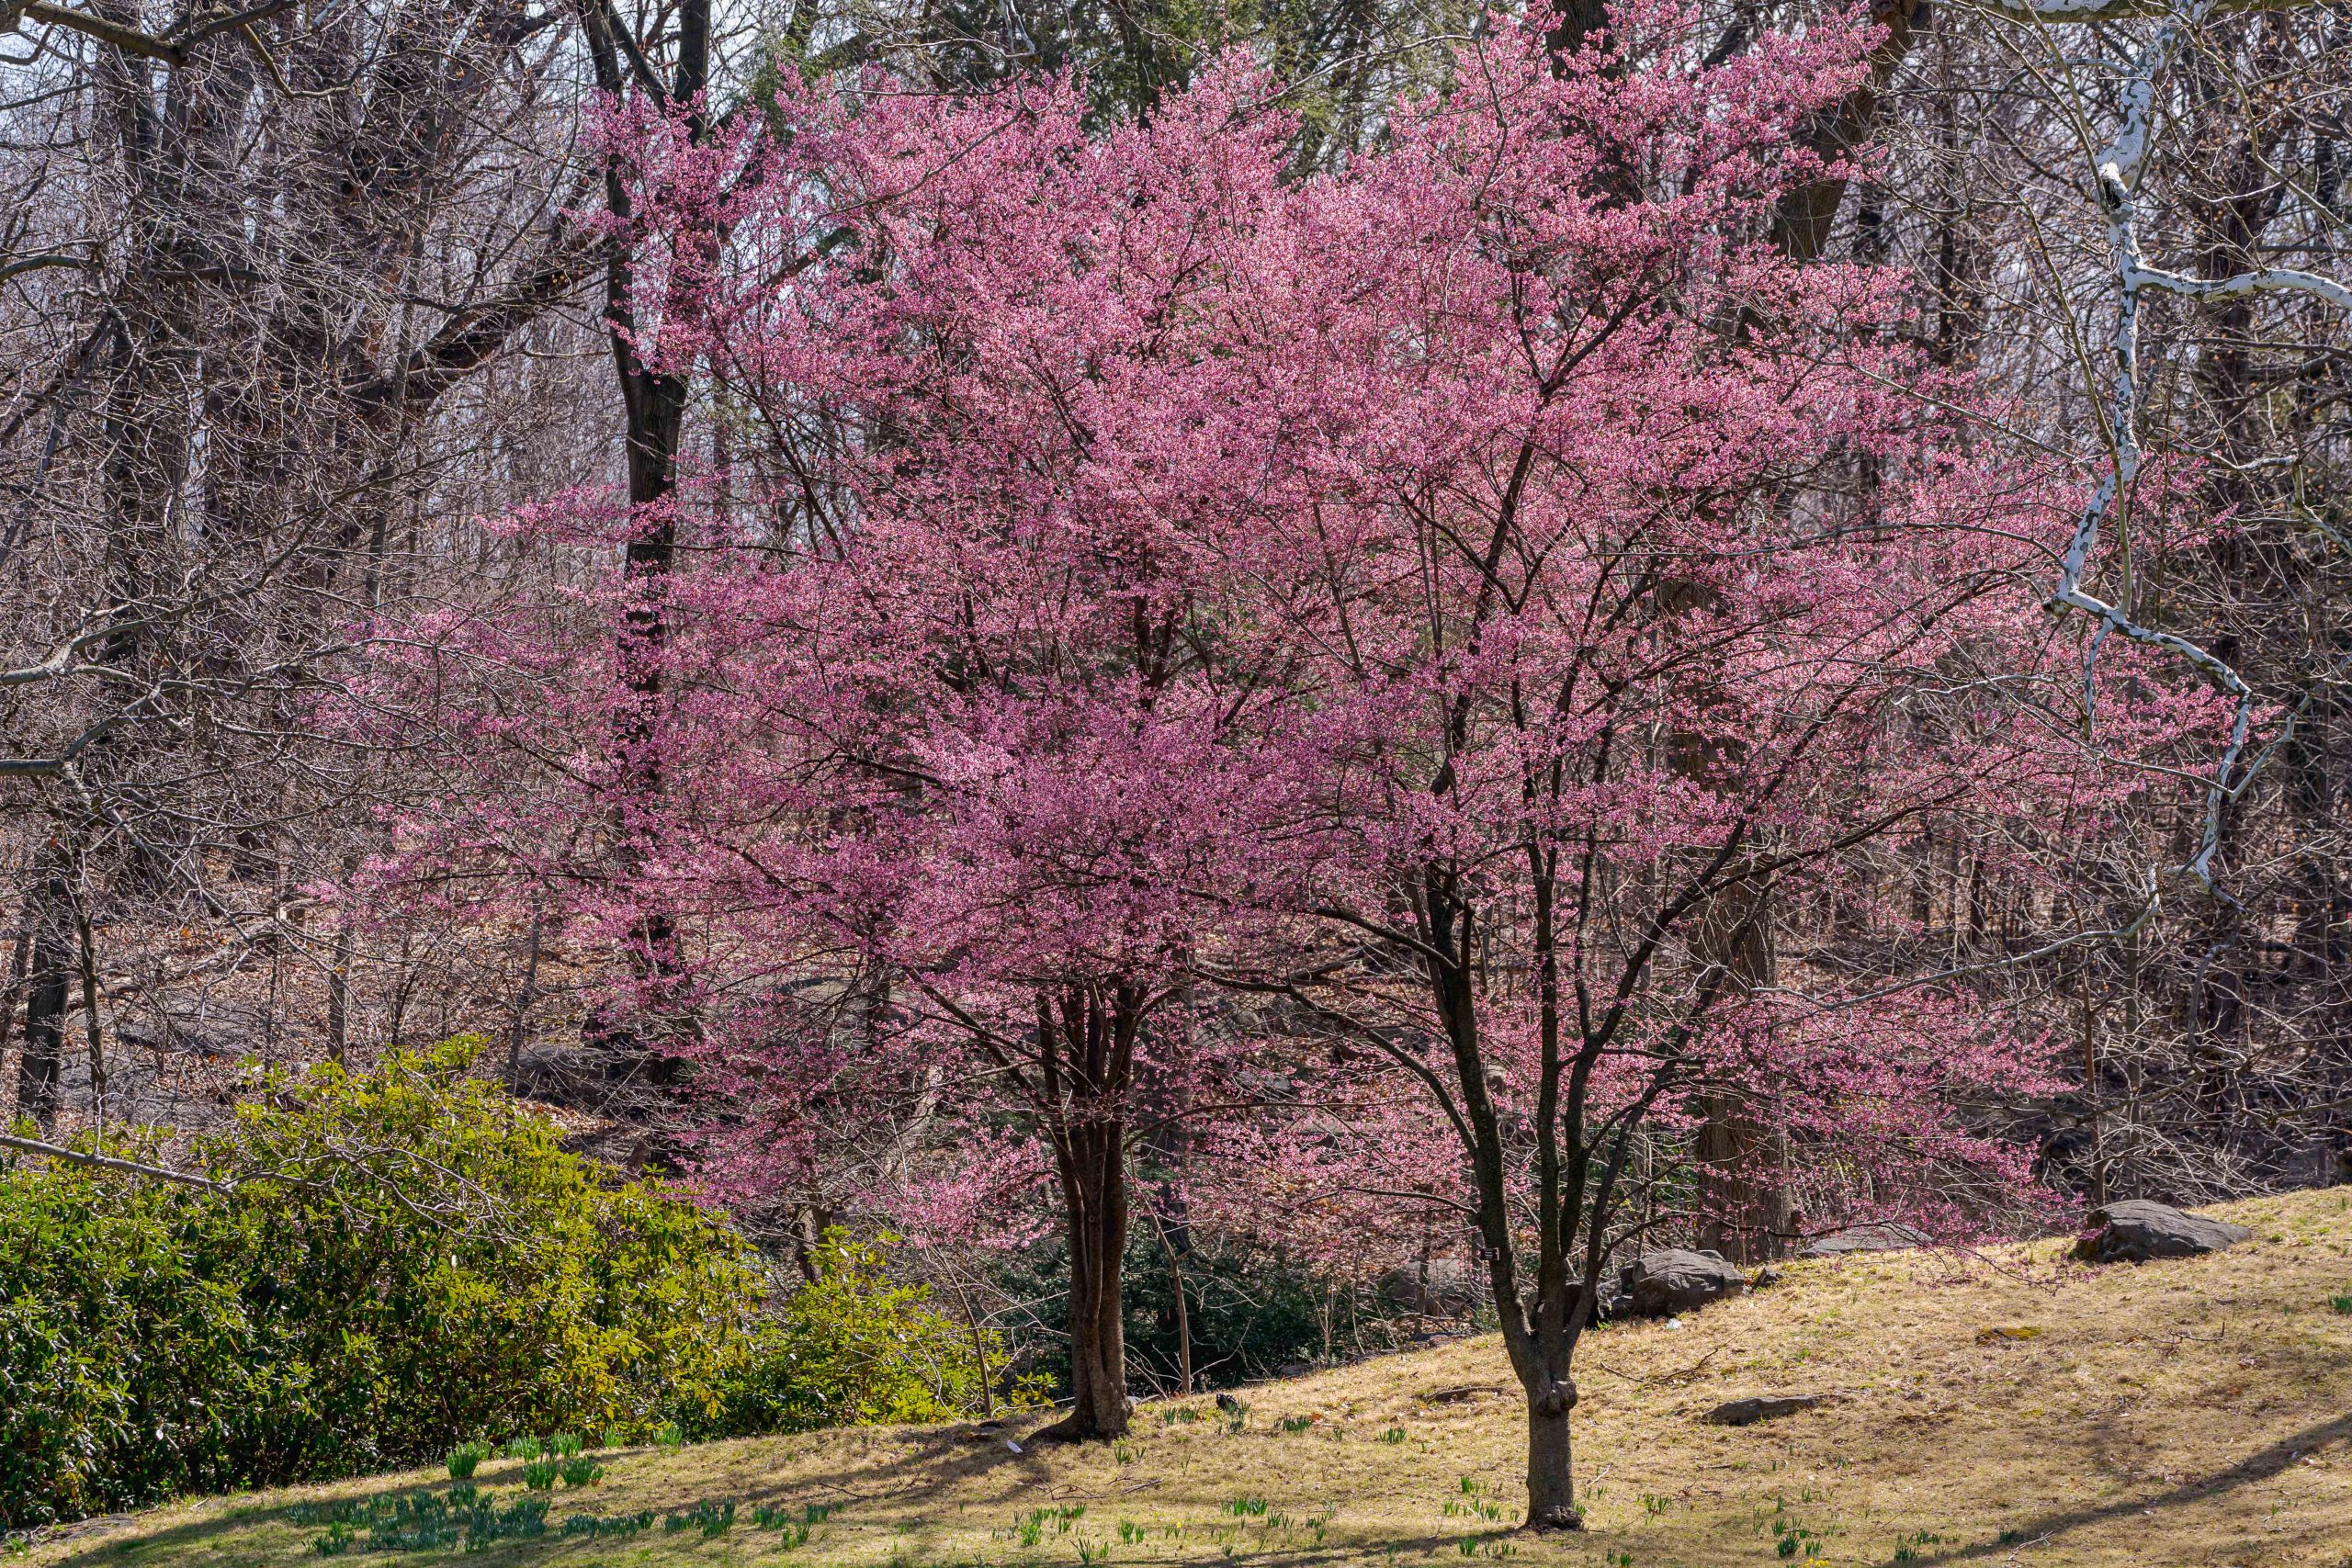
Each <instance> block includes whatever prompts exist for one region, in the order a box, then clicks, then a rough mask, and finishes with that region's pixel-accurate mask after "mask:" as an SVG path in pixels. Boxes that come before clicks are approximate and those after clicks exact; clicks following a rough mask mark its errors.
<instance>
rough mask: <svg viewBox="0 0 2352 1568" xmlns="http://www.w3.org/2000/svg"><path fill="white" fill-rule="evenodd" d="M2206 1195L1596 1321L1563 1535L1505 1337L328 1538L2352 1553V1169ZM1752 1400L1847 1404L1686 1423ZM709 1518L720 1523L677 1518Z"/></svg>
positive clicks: (241, 1535)
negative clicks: (501, 1533) (2226, 1195)
mask: <svg viewBox="0 0 2352 1568" xmlns="http://www.w3.org/2000/svg"><path fill="white" fill-rule="evenodd" d="M2214 1212H2215V1213H2225V1214H2228V1215H2230V1216H2232V1217H2233V1218H2236V1219H2238V1220H2240V1221H2241V1222H2243V1223H2245V1224H2251V1225H2253V1226H2254V1227H2256V1232H2257V1236H2256V1239H2255V1240H2254V1241H2251V1242H2248V1243H2245V1244H2244V1245H2242V1246H2240V1247H2236V1248H2234V1249H2233V1250H2231V1251H2229V1252H2226V1253H2222V1254H2220V1255H2217V1256H2213V1257H2210V1258H2196V1259H2188V1260H2183V1261H2177V1262H2164V1263H2153V1264H2147V1265H2143V1266H2141V1267H2137V1268H2134V1267H2131V1266H2128V1265H2126V1266H2117V1267H2112V1268H2109V1269H2098V1270H2093V1269H2086V1268H2085V1267H2083V1266H2080V1265H2077V1264H2075V1263H2072V1262H2069V1261H2065V1260H2064V1259H2063V1258H2062V1256H2061V1255H2062V1252H2063V1249H2064V1244H2063V1242H2060V1241H2055V1240H2052V1241H2044V1242H2039V1243H2035V1244H2032V1245H2030V1246H2025V1247H2002V1248H1994V1249H1987V1250H1985V1251H1984V1252H1982V1253H1976V1254H1964V1255H1960V1256H1953V1255H1951V1254H1905V1255H1882V1256H1879V1257H1876V1258H1862V1259H1859V1260H1856V1261H1852V1262H1848V1263H1844V1264H1828V1263H1808V1264H1801V1265H1796V1266H1793V1267H1791V1268H1789V1269H1786V1271H1785V1274H1786V1277H1785V1278H1784V1279H1783V1280H1782V1281H1781V1283H1779V1284H1778V1285H1775V1286H1773V1287H1771V1288H1770V1289H1768V1290H1765V1291H1762V1292H1757V1293H1755V1294H1753V1295H1750V1296H1748V1297H1747V1298H1745V1299H1742V1300H1738V1301H1735V1302H1730V1303H1723V1304H1721V1305H1718V1306H1715V1307H1713V1308H1710V1309H1708V1310H1707V1311H1705V1312H1703V1313H1702V1314H1697V1315H1695V1316H1693V1317H1691V1318H1690V1319H1688V1320H1685V1321H1683V1322H1681V1323H1679V1324H1642V1325H1629V1326H1623V1327H1612V1328H1609V1329H1606V1330H1603V1331H1602V1332H1600V1334H1598V1335H1596V1336H1595V1337H1593V1338H1592V1339H1590V1340H1589V1341H1588V1347H1589V1349H1588V1352H1587V1354H1586V1357H1585V1359H1584V1362H1583V1367H1582V1371H1581V1374H1580V1383H1581V1386H1582V1387H1583V1389H1584V1390H1585V1398H1584V1404H1583V1405H1582V1407H1581V1408H1580V1409H1579V1411H1578V1413H1577V1421H1578V1427H1577V1431H1578V1440H1579V1444H1580V1448H1579V1451H1578V1455H1577V1468H1578V1475H1579V1480H1580V1482H1581V1483H1582V1486H1583V1495H1584V1496H1585V1498H1586V1501H1587V1503H1588V1506H1589V1525H1590V1528H1589V1530H1588V1531H1587V1532H1586V1533H1585V1534H1584V1535H1583V1536H1582V1537H1580V1538H1568V1539H1565V1540H1562V1539H1537V1538H1533V1537H1530V1536H1526V1535H1523V1534H1520V1533H1517V1532H1515V1531H1514V1530H1513V1529H1511V1528H1510V1527H1511V1526H1512V1524H1513V1523H1514V1522H1515V1520H1516V1518H1517V1517H1518V1513H1519V1509H1520V1505H1521V1489H1520V1484H1519V1480H1518V1474H1517V1467H1518V1460H1519V1454H1520V1450H1521V1444H1522V1442H1523V1441H1524V1438H1523V1429H1522V1427H1521V1424H1520V1419H1519V1407H1518V1404H1517V1401H1516V1399H1515V1398H1514V1397H1512V1396H1511V1395H1510V1394H1509V1393H1505V1392H1504V1390H1505V1388H1506V1385H1507V1384H1508V1382H1509V1379H1508V1374H1507V1372H1506V1371H1505V1369H1504V1367H1503V1364H1502V1362H1501V1359H1500V1356H1501V1351H1500V1347H1499V1345H1498V1342H1497V1341H1496V1340H1495V1339H1494V1338H1492V1337H1480V1338H1475V1339H1466V1340H1462V1341H1459V1342H1455V1343H1451V1344H1447V1345H1445V1346H1442V1347H1441V1348H1436V1349H1432V1350H1429V1351H1425V1352H1421V1353H1418V1354H1413V1355H1402V1356H1395V1357H1389V1358H1385V1359H1377V1360H1374V1361H1370V1362H1366V1363H1364V1364H1362V1365H1359V1366H1353V1367H1347V1368H1342V1369H1340V1370H1337V1371H1329V1372H1324V1373H1319V1374H1317V1375H1314V1376H1310V1377H1305V1378H1300V1379H1298V1380H1295V1381H1294V1382H1283V1383H1279V1384H1269V1385H1264V1386H1261V1387H1258V1388H1253V1389H1249V1390H1244V1391H1242V1393H1241V1397H1242V1398H1243V1399H1244V1400H1246V1402H1247V1410H1246V1412H1245V1414H1244V1416H1243V1417H1242V1419H1241V1420H1240V1422H1239V1423H1238V1428H1237V1426H1236V1423H1235V1421H1234V1420H1233V1418H1231V1417H1229V1416H1225V1415H1223V1414H1221V1413H1220V1412H1219V1411H1218V1410H1217V1409H1216V1406H1215V1405H1214V1404H1212V1403H1211V1402H1210V1401H1208V1400H1206V1399H1193V1400H1189V1401H1182V1402H1169V1403H1154V1404H1145V1405H1143V1406H1142V1407H1141V1409H1140V1410H1139V1411H1138V1413H1137V1416H1136V1434H1135V1436H1134V1437H1133V1438H1131V1439H1129V1440H1128V1441H1125V1442H1123V1443H1121V1444H1119V1445H1117V1446H1116V1447H1115V1449H1114V1448H1094V1449H1089V1450H1077V1451H1073V1450H1044V1451H1034V1450H1033V1451H1018V1452H1017V1451H1014V1449H1013V1448H1012V1445H1011V1444H1010V1443H1009V1442H1008V1441H1007V1438H1006V1436H1005V1435H1003V1434H1000V1433H985V1434H984V1433H981V1432H978V1431H976V1430H975V1429H974V1428H973V1427H968V1426H967V1427H945V1428H922V1429H906V1430H886V1429H867V1430H861V1431H849V1432H833V1433H822V1434H816V1435H811V1436H806V1437H796V1438H764V1439H752V1440H747V1441H741V1442H731V1443H714V1444H710V1445H707V1446H701V1447H693V1448H686V1449H683V1450H673V1451H662V1450H650V1449H646V1450H622V1451H616V1452H611V1453H606V1454H603V1455H600V1456H598V1457H599V1458H600V1460H601V1462H602V1465H603V1468H604V1471H605V1476H604V1478H603V1479H602V1480H601V1481H600V1482H598V1483H594V1484H592V1485H590V1486H588V1487H586V1488H584V1489H581V1490H571V1489H565V1488H561V1487H559V1488H558V1489H557V1490H556V1491H555V1493H554V1494H553V1496H552V1501H551V1503H550V1506H549V1510H548V1524H549V1526H550V1528H549V1529H548V1532H547V1533H546V1534H544V1535H541V1536H537V1537H532V1538H526V1539H509V1540H498V1541H495V1542H494V1543H491V1544H488V1546H487V1549H486V1550H482V1551H477V1552H474V1553H470V1554H469V1553H466V1552H464V1551H462V1550H461V1549H460V1548H459V1547H458V1546H455V1545H443V1546H438V1547H428V1548H426V1549H424V1550H421V1551H382V1550H370V1549H369V1547H368V1540H367V1538H366V1536H365V1534H364V1533H363V1534H362V1535H361V1536H360V1538H359V1539H358V1540H356V1541H355V1542H354V1543H353V1545H352V1546H351V1548H350V1549H349V1551H347V1552H346V1553H344V1554H342V1556H341V1560H342V1561H345V1562H367V1563H369V1564H387V1565H390V1564H403V1563H419V1564H422V1563H425V1562H444V1561H453V1560H456V1559H458V1558H459V1557H461V1556H463V1557H466V1558H467V1560H468V1561H471V1562H481V1563H482V1564H484V1565H485V1568H490V1565H507V1564H516V1565H520V1564H531V1565H534V1568H536V1565H537V1564H547V1565H548V1568H638V1565H646V1568H685V1565H688V1564H712V1565H718V1564H732V1563H763V1564H764V1563H774V1564H779V1565H804V1564H805V1565H809V1568H815V1565H818V1564H872V1565H874V1568H885V1565H888V1564H906V1565H908V1568H917V1565H925V1564H927V1565H933V1568H963V1565H967V1564H978V1563H988V1564H1006V1565H1019V1564H1036V1565H1040V1568H1046V1565H1061V1564H1072V1565H1075V1564H1081V1563H1093V1562H1106V1563H1111V1564H1119V1565H1127V1564H1137V1565H1140V1564H1153V1563H1179V1562H1182V1563H1224V1562H1239V1561H1252V1562H1266V1563H1296V1564H1301V1565H1311V1564H1324V1563H1343V1562H1381V1563H1399V1562H1402V1563H1421V1564H1431V1563H1441V1562H1464V1563H1465V1568H1467V1560H1469V1559H1472V1558H1488V1559H1493V1558H1503V1557H1515V1558H1518V1559H1520V1560H1521V1562H1527V1563H1554V1562H1557V1563H1589V1564H1593V1565H1596V1568H1599V1565H1602V1564H1606V1565H1608V1568H1624V1565H1626V1564H1631V1565H1633V1568H1668V1565H1675V1564H1679V1565H1682V1568H1723V1565H1730V1564H1746V1563H1754V1564H1758V1565H1764V1564H1772V1563H1780V1562H1797V1563H1804V1562H1830V1563H1841V1564H1846V1563H1871V1564H1892V1563H1898V1562H1903V1563H1978V1562H1982V1563H2001V1564H2007V1563H2021V1564H2031V1565H2037V1568H2041V1565H2050V1568H2055V1565H2059V1564H2074V1563H2083V1564H2090V1563H2098V1564H2116V1565H2119V1568H2120V1565H2124V1564H2130V1565H2131V1568H2149V1565H2159V1564H2184V1565H2188V1564H2194V1565H2199V1568H2220V1565H2223V1564H2229V1565H2233V1568H2274V1565H2286V1564H2315V1565H2318V1568H2345V1565H2346V1564H2352V1191H2347V1190H2335V1191H2327V1192H2310V1193H2301V1194H2296V1195H2293V1196H2290V1197H2284V1198H2274V1199H2263V1200H2258V1201H2251V1202H2245V1203H2239V1204H2234V1205H2230V1206H2227V1207H2225V1208H2222V1209H2219V1210H2216V1211H2214ZM2338 1297H2342V1298H2346V1300H2345V1301H2343V1302H2342V1303H2340V1304H2339V1303H2337V1302H2336V1301H2335V1298H2338ZM1752 1393H1822V1394H1827V1395H1829V1396H1831V1403H1829V1404H1826V1405H1825V1406H1824V1407H1822V1408H1820V1409H1817V1410H1813V1411H1808V1412H1805V1413H1803V1414H1799V1415H1795V1416H1787V1417H1784V1418H1783V1419H1781V1420H1779V1421H1775V1422H1771V1423H1769V1424H1766V1425H1762V1426H1757V1427H1745V1428H1736V1429H1734V1428H1725V1427H1712V1426H1708V1425H1704V1424H1702V1422H1701V1421H1700V1419H1699V1417H1700V1416H1702V1415H1703V1414H1704V1413H1705V1412H1706V1411H1707V1410H1709V1409H1710V1408H1712V1407H1713V1405H1715V1404H1718V1403H1720V1402H1722V1401H1724V1400H1727V1399H1732V1398H1735V1397H1738V1396H1741V1395H1746V1394H1752ZM1027 1424H1029V1425H1034V1424H1035V1421H1034V1419H1033V1420H1032V1421H1031V1422H1029V1423H1027ZM1022 1425H1023V1423H1015V1424H1014V1429H1013V1432H1012V1437H1013V1438H1015V1439H1017V1438H1018V1434H1019V1429H1020V1427H1021V1426H1022ZM521 1472H522V1466H521V1465H520V1464H519V1463H517V1462H515V1461H508V1460H492V1461H489V1462H488V1463H485V1464H484V1465H483V1466H482V1468H481V1473H480V1474H479V1475H478V1476H477V1477H476V1481H477V1483H479V1484H481V1486H482V1487H483V1488H484V1489H485V1491H486V1492H487V1493H488V1494H489V1495H491V1497H492V1500H493V1502H494V1503H495V1504H497V1505H501V1506H503V1505H506V1504H507V1502H508V1500H509V1499H511V1498H513V1497H515V1496H518V1495H522V1493H521ZM448 1487H449V1482H448V1480H447V1476H446V1475H442V1474H439V1473H437V1472H411V1473H408V1474H403V1475H388V1476H379V1477H376V1478H373V1479H370V1480H365V1481H355V1482H347V1483H338V1484H334V1485H329V1486H320V1487H311V1488H302V1489H295V1490H288V1491H283V1492H273V1493H267V1494H256V1495H245V1496H239V1497H232V1498H222V1499H213V1500H209V1501H200V1502H192V1503H188V1504H186V1505H182V1506H175V1507H170V1508H164V1509H159V1510H155V1511H153V1512H150V1513H146V1514H141V1515H139V1516H136V1517H129V1518H116V1519H104V1520H93V1521H89V1522H87V1523H85V1524H82V1525H79V1526H75V1527H73V1528H71V1529H66V1530H62V1531H58V1532H54V1533H52V1534H51V1535H50V1536H49V1537H47V1538H46V1539H44V1540H40V1541H39V1542H37V1543H36V1544H35V1545H34V1546H33V1548H32V1550H31V1551H30V1552H29V1554H28V1556H25V1557H22V1558H20V1559H18V1560H19V1561H26V1562H32V1563H40V1564H56V1565H73V1568H98V1565H100V1564H108V1565H111V1564H127V1563H190V1564H220V1565H222V1568H228V1565H240V1568H243V1565H250V1568H292V1565H294V1564H317V1563H320V1562H322V1561H325V1560H326V1559H324V1558H323V1557H322V1555H320V1554H319V1553H318V1551H317V1549H316V1547H315V1545H314V1543H315V1542H316V1541H317V1540H319V1538H321V1537H322V1534H325V1533H328V1532H326V1531H324V1530H322V1528H321V1524H320V1519H321V1517H322V1512H321V1510H322V1508H323V1507H325V1506H329V1505H332V1504H334V1503H337V1502H342V1503H356V1504H359V1505H362V1506H364V1505H365V1503H366V1502H367V1500H368V1499H371V1498H377V1499H390V1498H394V1497H399V1496H403V1495H416V1494H418V1493H420V1492H428V1491H429V1492H431V1493H433V1494H436V1495H446V1493H447V1489H448ZM703 1503H707V1504H710V1505H713V1507H712V1508H711V1509H709V1510H707V1511H706V1512H705V1513H704V1514H703V1516H702V1518H703V1519H704V1520H706V1521H707V1523H708V1524H709V1525H710V1526H711V1527H712V1530H713V1533H708V1534H706V1533H705V1529H704V1528H703V1526H702V1525H701V1524H699V1523H696V1522H695V1521H694V1520H692V1519H689V1518H687V1517H684V1516H685V1515H687V1514H689V1513H690V1512H691V1511H692V1510H693V1509H694V1508H695V1506H696V1505H697V1504H703ZM728 1503H732V1504H733V1505H734V1514H733V1522H732V1524H731V1525H729V1526H726V1527H725V1528H718V1527H719V1526H720V1525H721V1524H722V1523H723V1521H724V1520H725V1518H726V1515H725V1513H724V1511H723V1505H725V1504H728ZM301 1505H308V1506H307V1507H305V1506H301ZM381 1506H385V1505H381V1504H379V1507H381ZM648 1510H650V1512H651V1514H652V1520H651V1523H650V1526H649V1527H647V1528H643V1529H638V1530H636V1531H634V1532H631V1533H627V1534H606V1535H604V1536H601V1537H594V1538H591V1537H584V1536H578V1535H574V1536H566V1535H564V1534H563V1533H562V1525H563V1522H564V1520H565V1519H566V1518H568V1517H571V1516H573V1515H594V1516H595V1517H598V1518H600V1519H603V1520H605V1521H606V1524H605V1528H606V1529H607V1530H608V1531H609V1530H613V1529H616V1528H618V1527H616V1523H615V1521H619V1520H622V1519H625V1518H628V1517H644V1514H645V1512H646V1511H648ZM755 1511H756V1512H759V1513H763V1514H764V1515H765V1517H767V1519H768V1520H770V1521H771V1522H770V1523H768V1524H765V1525H763V1523H762V1522H761V1521H760V1520H759V1519H758V1518H755V1517H754V1514H755ZM812 1513H816V1514H819V1515H821V1516H822V1517H820V1519H819V1520H818V1522H817V1523H815V1524H814V1525H813V1526H810V1525H809V1517H810V1515H811V1514H812ZM672 1514H677V1515H680V1516H681V1517H680V1518H679V1520H678V1521H677V1522H678V1525H679V1527H680V1528H675V1529H673V1528H669V1525H670V1519H669V1516H670V1515H672ZM289 1515H291V1517H289ZM778 1520H788V1523H786V1524H785V1525H784V1527H783V1528H777V1526H776V1523H775V1521H778ZM804 1537H805V1539H804Z"/></svg>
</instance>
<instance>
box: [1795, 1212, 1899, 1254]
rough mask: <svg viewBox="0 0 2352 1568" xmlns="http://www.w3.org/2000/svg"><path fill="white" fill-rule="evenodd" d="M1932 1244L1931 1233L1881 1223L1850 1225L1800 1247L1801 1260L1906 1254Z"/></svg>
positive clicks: (1816, 1237)
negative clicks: (1929, 1237)
mask: <svg viewBox="0 0 2352 1568" xmlns="http://www.w3.org/2000/svg"><path fill="white" fill-rule="evenodd" d="M1927 1245H1928V1233H1927V1232H1925V1231H1920V1230H1914V1229H1912V1228H1911V1227H1910V1226H1909V1225H1905V1224H1896V1223H1894V1221H1887V1222H1884V1223H1883V1224H1869V1225H1848V1226H1847V1227H1846V1228H1845V1229H1843V1230H1835V1231H1831V1232H1830V1233H1829V1234H1828V1235H1823V1236H1815V1238H1814V1239H1813V1240H1811V1241H1809V1242H1806V1243H1805V1244H1804V1246H1803V1247H1799V1248H1797V1256H1798V1257H1799V1258H1845V1257H1849V1256H1850V1255H1852V1254H1854V1253H1857V1252H1902V1251H1904V1250H1905V1249H1906V1248H1909V1247H1925V1246H1927Z"/></svg>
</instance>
